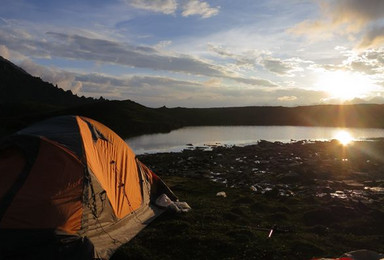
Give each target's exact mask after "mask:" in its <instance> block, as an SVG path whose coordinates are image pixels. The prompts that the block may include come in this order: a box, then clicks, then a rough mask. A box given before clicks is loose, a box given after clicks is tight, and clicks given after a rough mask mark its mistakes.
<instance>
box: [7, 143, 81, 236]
mask: <svg viewBox="0 0 384 260" xmlns="http://www.w3.org/2000/svg"><path fill="white" fill-rule="evenodd" d="M39 143H40V145H39V150H38V154H37V157H36V160H35V161H34V164H33V165H32V166H31V168H30V171H29V172H26V173H24V174H25V175H26V176H25V180H24V181H23V183H22V184H21V186H20V187H19V189H18V190H17V191H15V192H14V194H13V196H12V198H11V199H12V202H11V203H10V204H9V206H8V207H7V209H6V211H5V213H4V215H3V217H2V219H1V222H0V228H7V229H54V230H61V231H64V232H66V233H69V234H74V233H76V232H77V231H78V230H79V229H80V228H81V216H82V191H83V166H82V165H81V163H80V162H79V161H78V160H77V159H76V158H75V157H74V156H72V155H71V154H69V153H68V152H67V151H66V150H63V149H61V148H59V147H57V145H55V144H53V143H51V142H49V141H46V140H40V142H39ZM9 152H11V153H16V154H14V155H13V156H14V159H12V160H13V162H12V160H11V159H10V158H8V160H3V159H2V160H0V170H1V175H0V183H8V185H9V184H10V183H11V184H13V183H14V182H15V181H16V180H13V179H14V178H15V176H18V175H19V174H22V171H23V170H21V168H24V165H25V163H24V164H21V167H20V166H16V165H14V164H9V163H10V162H12V163H19V162H18V161H20V162H22V159H21V157H20V156H21V155H22V153H20V152H15V151H12V150H10V151H8V152H7V153H9ZM20 170H21V171H20ZM6 188H7V187H4V184H2V188H1V191H0V192H1V193H4V191H5V190H6Z"/></svg>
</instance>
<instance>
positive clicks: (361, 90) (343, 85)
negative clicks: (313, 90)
mask: <svg viewBox="0 0 384 260" xmlns="http://www.w3.org/2000/svg"><path fill="white" fill-rule="evenodd" d="M315 85H316V87H317V88H318V89H319V90H323V91H325V92H327V93H328V94H329V96H330V98H332V99H339V100H341V101H347V100H352V99H354V98H364V97H366V96H367V94H369V92H371V91H373V90H374V89H375V85H374V84H373V82H372V80H371V79H370V78H369V77H368V76H367V75H363V74H360V73H356V72H350V71H326V72H321V74H319V77H318V80H317V82H316V84H315Z"/></svg>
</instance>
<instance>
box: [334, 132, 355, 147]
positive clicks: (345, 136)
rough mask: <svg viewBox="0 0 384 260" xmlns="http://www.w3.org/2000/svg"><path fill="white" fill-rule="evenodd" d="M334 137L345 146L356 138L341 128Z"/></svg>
mask: <svg viewBox="0 0 384 260" xmlns="http://www.w3.org/2000/svg"><path fill="white" fill-rule="evenodd" d="M334 138H335V139H336V140H338V141H339V142H340V143H341V144H342V145H344V146H345V145H348V144H350V143H351V142H353V140H354V138H353V136H352V135H351V134H350V133H349V132H347V131H345V130H339V131H338V132H337V133H336V134H335V136H334Z"/></svg>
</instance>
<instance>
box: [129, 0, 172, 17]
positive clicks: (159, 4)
mask: <svg viewBox="0 0 384 260" xmlns="http://www.w3.org/2000/svg"><path fill="white" fill-rule="evenodd" d="M127 1H128V3H129V4H131V5H132V6H133V7H135V8H138V9H144V10H147V11H152V12H158V13H163V14H174V13H175V11H176V9H177V2H176V1H175V0H127Z"/></svg>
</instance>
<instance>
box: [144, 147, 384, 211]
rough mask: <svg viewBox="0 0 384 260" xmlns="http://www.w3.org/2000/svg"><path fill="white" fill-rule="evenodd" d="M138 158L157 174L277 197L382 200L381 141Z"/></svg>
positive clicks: (219, 149) (218, 149) (193, 150)
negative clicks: (198, 180)
mask: <svg viewBox="0 0 384 260" xmlns="http://www.w3.org/2000/svg"><path fill="white" fill-rule="evenodd" d="M210 148H211V149H207V150H206V148H194V147H191V149H190V150H184V151H183V152H182V153H170V154H167V153H165V154H153V155H144V156H142V157H141V158H142V160H144V161H146V162H148V163H147V164H148V165H149V166H150V167H151V168H152V169H153V170H154V171H155V172H157V173H158V174H159V175H161V176H164V175H176V176H184V177H185V176H188V177H202V178H207V179H209V180H211V181H214V182H218V183H222V184H224V185H225V186H226V187H231V188H238V187H242V188H249V189H251V190H252V191H254V192H255V193H261V194H267V193H268V194H274V193H276V194H277V195H278V196H317V197H332V198H337V199H341V200H349V201H353V202H360V203H363V204H367V203H373V202H382V199H383V198H384V197H383V196H382V195H384V142H383V141H381V140H380V141H378V140H376V141H371V142H355V143H353V144H350V145H349V146H343V145H341V144H339V143H338V142H337V141H333V142H305V141H300V142H292V143H288V144H286V143H280V142H274V143H271V142H266V141H261V142H259V143H258V144H257V145H251V146H246V147H236V146H232V147H222V146H217V147H210Z"/></svg>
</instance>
